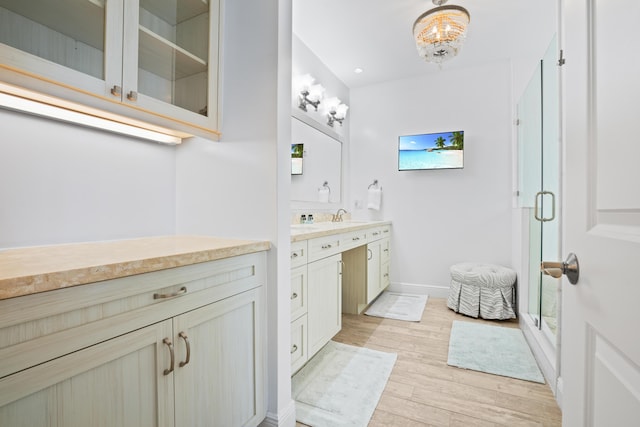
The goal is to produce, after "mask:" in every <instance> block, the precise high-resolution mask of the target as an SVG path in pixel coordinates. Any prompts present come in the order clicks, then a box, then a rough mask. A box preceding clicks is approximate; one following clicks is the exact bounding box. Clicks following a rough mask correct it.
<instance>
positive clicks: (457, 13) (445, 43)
mask: <svg viewBox="0 0 640 427" xmlns="http://www.w3.org/2000/svg"><path fill="white" fill-rule="evenodd" d="M445 2H446V0H444V1H442V0H434V3H435V4H438V5H441V4H443V3H445ZM470 19H471V18H470V16H469V12H468V11H467V10H466V9H465V8H463V7H460V6H439V7H436V8H434V9H431V10H428V11H426V12H425V13H423V14H422V15H420V16H419V17H418V19H416V22H415V23H414V24H413V37H414V39H415V42H416V47H417V49H418V54H419V55H420V56H422V57H423V58H424V59H425V60H426V61H428V62H435V63H438V64H440V63H442V62H444V61H447V60H449V59H451V58H453V57H454V56H456V55H457V54H458V52H459V51H460V49H461V48H462V44H463V42H464V39H465V37H466V35H467V26H468V25H469V21H470Z"/></svg>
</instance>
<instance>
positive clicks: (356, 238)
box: [351, 237, 360, 242]
mask: <svg viewBox="0 0 640 427" xmlns="http://www.w3.org/2000/svg"><path fill="white" fill-rule="evenodd" d="M351 240H353V241H354V242H356V241H358V240H360V238H359V237H354V238H353V239H351Z"/></svg>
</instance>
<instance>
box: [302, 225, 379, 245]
mask: <svg viewBox="0 0 640 427" xmlns="http://www.w3.org/2000/svg"><path fill="white" fill-rule="evenodd" d="M390 224H391V221H354V220H345V221H341V222H316V223H313V224H292V225H291V241H292V242H299V241H301V240H309V239H314V238H316V237H324V236H331V235H333V234H339V233H347V232H349V231H357V230H364V229H367V228H373V227H380V226H383V225H390Z"/></svg>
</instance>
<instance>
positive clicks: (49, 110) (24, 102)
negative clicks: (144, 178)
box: [0, 82, 189, 145]
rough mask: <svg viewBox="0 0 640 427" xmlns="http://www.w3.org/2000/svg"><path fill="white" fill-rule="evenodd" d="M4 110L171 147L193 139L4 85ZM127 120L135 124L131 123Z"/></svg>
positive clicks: (0, 101) (0, 99) (0, 90)
mask: <svg viewBox="0 0 640 427" xmlns="http://www.w3.org/2000/svg"><path fill="white" fill-rule="evenodd" d="M0 107H1V108H6V109H9V110H14V111H20V112H23V113H28V114H33V115H36V116H42V117H47V118H50V119H54V120H59V121H63V122H69V123H74V124H77V125H80V126H87V127H92V128H96V129H100V130H106V131H109V132H115V133H119V134H123V135H128V136H133V137H136V138H142V139H147V140H151V141H155V142H160V143H163V144H167V145H177V144H180V143H181V142H182V138H186V137H188V136H189V135H187V134H182V133H177V134H173V135H172V134H171V133H170V132H171V131H169V130H168V129H166V131H167V133H164V132H160V131H158V130H152V129H146V128H143V127H141V126H136V125H135V124H134V121H133V120H132V119H131V120H130V119H128V118H126V117H122V116H118V115H116V114H111V113H107V112H104V111H99V110H96V109H93V108H91V107H88V106H82V105H79V104H75V103H73V102H70V101H65V100H61V99H58V98H54V97H51V96H48V95H44V94H41V93H38V92H33V91H30V90H28V89H24V88H20V87H17V86H13V85H9V84H7V83H1V82H0ZM103 116H107V117H103ZM127 121H129V122H131V123H127Z"/></svg>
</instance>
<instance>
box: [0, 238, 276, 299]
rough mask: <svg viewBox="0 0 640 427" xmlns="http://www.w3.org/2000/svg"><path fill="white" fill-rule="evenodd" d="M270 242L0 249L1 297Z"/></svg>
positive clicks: (152, 241) (146, 241)
mask: <svg viewBox="0 0 640 427" xmlns="http://www.w3.org/2000/svg"><path fill="white" fill-rule="evenodd" d="M269 248H270V243H269V242H268V241H254V240H237V239H225V238H217V237H209V236H160V237H148V238H140V239H130V240H118V241H106V242H89V243H72V244H63V245H52V246H37V247H27V248H16V249H7V250H3V251H0V300H1V299H7V298H13V297H17V296H22V295H29V294H34V293H38V292H45V291H51V290H55V289H61V288H66V287H70V286H77V285H83V284H87V283H92V282H98V281H102V280H109V279H115V278H118V277H125V276H131V275H134V274H141V273H148V272H151V271H157V270H163V269H167V268H173V267H181V266H184V265H189V264H197V263H200V262H206V261H214V260H217V259H222V258H229V257H232V256H237V255H244V254H249V253H254V252H260V251H265V250H268V249H269Z"/></svg>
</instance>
